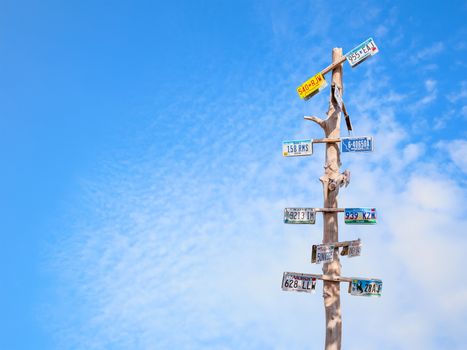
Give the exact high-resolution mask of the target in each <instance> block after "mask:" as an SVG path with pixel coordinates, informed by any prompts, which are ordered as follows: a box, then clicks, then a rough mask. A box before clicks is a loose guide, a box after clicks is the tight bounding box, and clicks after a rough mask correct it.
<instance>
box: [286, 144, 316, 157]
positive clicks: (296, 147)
mask: <svg viewBox="0 0 467 350" xmlns="http://www.w3.org/2000/svg"><path fill="white" fill-rule="evenodd" d="M312 154H313V140H297V141H282V155H283V156H284V157H297V156H311V155H312Z"/></svg>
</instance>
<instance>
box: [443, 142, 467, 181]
mask: <svg viewBox="0 0 467 350" xmlns="http://www.w3.org/2000/svg"><path fill="white" fill-rule="evenodd" d="M443 146H445V148H446V149H447V151H448V154H449V157H450V158H451V160H452V161H453V162H454V164H456V165H457V166H458V167H459V168H460V169H461V170H462V171H463V172H464V173H467V141H466V140H454V141H451V142H449V143H448V144H447V145H446V144H444V145H443Z"/></svg>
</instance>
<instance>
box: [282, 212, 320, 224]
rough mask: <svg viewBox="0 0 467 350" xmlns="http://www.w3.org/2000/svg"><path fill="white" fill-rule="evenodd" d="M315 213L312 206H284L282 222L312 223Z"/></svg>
mask: <svg viewBox="0 0 467 350" xmlns="http://www.w3.org/2000/svg"><path fill="white" fill-rule="evenodd" d="M315 221H316V213H315V211H314V210H313V208H285V209H284V223H286V224H314V223H315Z"/></svg>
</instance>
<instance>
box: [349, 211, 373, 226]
mask: <svg viewBox="0 0 467 350" xmlns="http://www.w3.org/2000/svg"><path fill="white" fill-rule="evenodd" d="M345 223H346V224H350V225H354V224H363V225H368V224H369V225H373V224H376V209H375V208H345Z"/></svg>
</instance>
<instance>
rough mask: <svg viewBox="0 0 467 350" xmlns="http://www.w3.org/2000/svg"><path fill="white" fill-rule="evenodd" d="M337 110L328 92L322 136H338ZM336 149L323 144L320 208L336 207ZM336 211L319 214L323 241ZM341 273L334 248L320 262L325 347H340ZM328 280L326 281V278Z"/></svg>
mask: <svg viewBox="0 0 467 350" xmlns="http://www.w3.org/2000/svg"><path fill="white" fill-rule="evenodd" d="M342 57H343V56H342V49H341V48H334V49H333V50H332V61H333V64H335V63H338V62H343V61H344V60H343V58H342ZM342 70H343V69H342V65H341V64H335V65H334V66H333V71H332V84H335V85H336V86H337V87H338V88H339V89H340V92H341V96H343V95H344V89H343V84H342ZM340 122H341V113H340V110H339V109H336V106H335V105H334V103H333V98H332V91H331V96H330V97H329V109H328V112H327V119H326V120H325V121H324V123H323V124H322V128H323V130H324V134H325V138H327V139H339V138H340ZM340 166H341V161H340V150H339V146H338V144H337V143H326V160H325V164H324V174H323V176H321V177H320V180H321V183H322V184H323V194H324V205H323V206H324V207H325V208H337V207H338V206H337V199H338V194H339V186H337V187H331V186H329V185H330V183H332V182H334V181H336V180H337V179H338V177H339V175H340V172H339V170H340ZM337 215H338V214H337V212H324V213H323V216H324V218H323V225H324V231H323V243H332V242H338V241H339V234H338V221H337ZM340 275H341V264H340V261H339V254H338V253H337V251H334V261H332V262H329V263H325V264H323V277H324V278H323V280H324V282H323V298H324V307H325V315H326V340H325V350H340V349H341V338H342V316H341V303H340V284H339V282H335V280H339V278H340ZM326 279H330V280H326Z"/></svg>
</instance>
